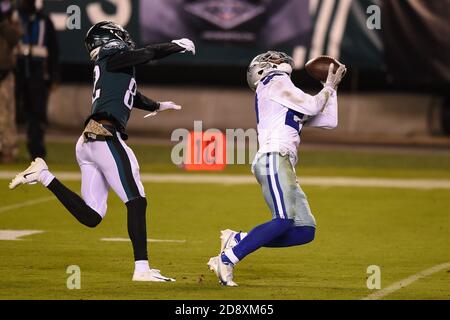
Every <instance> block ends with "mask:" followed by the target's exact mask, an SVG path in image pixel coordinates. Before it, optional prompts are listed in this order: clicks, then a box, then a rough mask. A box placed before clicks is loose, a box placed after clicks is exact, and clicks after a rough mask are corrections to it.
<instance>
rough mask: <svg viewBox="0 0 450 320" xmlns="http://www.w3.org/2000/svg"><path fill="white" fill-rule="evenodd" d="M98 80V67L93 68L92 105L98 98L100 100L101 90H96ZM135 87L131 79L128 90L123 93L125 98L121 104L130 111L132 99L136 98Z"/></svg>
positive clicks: (134, 81)
mask: <svg viewBox="0 0 450 320" xmlns="http://www.w3.org/2000/svg"><path fill="white" fill-rule="evenodd" d="M99 79H100V67H99V66H95V67H94V91H93V92H92V103H94V102H95V100H97V99H98V98H100V94H101V89H100V88H97V84H98V80H99ZM136 92H137V85H136V80H135V79H134V78H131V80H130V84H129V85H128V90H127V91H126V93H125V97H123V103H124V104H125V105H126V106H127V107H128V108H129V109H131V108H132V107H133V102H134V97H135V96H136Z"/></svg>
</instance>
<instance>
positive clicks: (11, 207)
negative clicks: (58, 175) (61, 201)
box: [0, 197, 56, 213]
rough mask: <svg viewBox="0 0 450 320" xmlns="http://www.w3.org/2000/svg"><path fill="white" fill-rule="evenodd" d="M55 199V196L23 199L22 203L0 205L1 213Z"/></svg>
mask: <svg viewBox="0 0 450 320" xmlns="http://www.w3.org/2000/svg"><path fill="white" fill-rule="evenodd" d="M55 199H56V198H55V197H45V198H38V199H35V200H28V201H22V202H20V203H16V204H11V205H8V206H4V207H0V213H3V212H6V211H10V210H14V209H19V208H23V207H28V206H32V205H35V204H39V203H43V202H48V201H52V200H55Z"/></svg>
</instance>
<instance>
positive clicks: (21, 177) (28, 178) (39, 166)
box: [9, 158, 48, 190]
mask: <svg viewBox="0 0 450 320" xmlns="http://www.w3.org/2000/svg"><path fill="white" fill-rule="evenodd" d="M43 170H48V166H47V164H46V163H45V161H44V160H43V159H41V158H36V159H34V161H33V162H31V165H30V166H29V167H28V168H27V169H26V170H25V171H23V172H21V173H19V174H18V175H16V177H15V178H14V179H12V180H11V182H10V184H9V188H10V189H11V190H12V189H14V188H16V187H17V186H18V185H20V184H35V183H37V182H38V178H39V175H40V174H41V172H42V171H43Z"/></svg>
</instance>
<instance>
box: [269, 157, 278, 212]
mask: <svg viewBox="0 0 450 320" xmlns="http://www.w3.org/2000/svg"><path fill="white" fill-rule="evenodd" d="M266 156H267V158H266V176H267V181H268V182H269V190H270V195H271V196H272V201H273V207H274V209H275V215H276V216H277V217H279V216H280V214H279V212H278V206H277V200H276V198H275V193H274V192H273V187H272V181H271V179H270V177H271V176H270V153H268V154H267V155H266Z"/></svg>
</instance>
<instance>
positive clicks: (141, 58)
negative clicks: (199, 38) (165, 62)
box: [106, 42, 184, 71]
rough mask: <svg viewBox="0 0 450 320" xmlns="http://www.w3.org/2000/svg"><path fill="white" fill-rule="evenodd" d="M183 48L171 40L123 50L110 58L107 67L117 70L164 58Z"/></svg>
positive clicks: (109, 69)
mask: <svg viewBox="0 0 450 320" xmlns="http://www.w3.org/2000/svg"><path fill="white" fill-rule="evenodd" d="M183 50H184V48H182V47H180V46H179V45H177V44H175V43H171V42H169V43H159V44H154V45H148V46H146V47H144V48H141V49H137V50H127V51H121V52H118V53H116V54H114V55H112V56H111V57H110V58H109V59H108V61H107V63H106V68H107V70H108V71H117V70H120V69H123V68H128V67H134V66H137V65H141V64H145V63H148V62H149V61H150V60H157V59H162V58H165V57H167V56H169V55H171V54H173V53H177V52H181V51H183Z"/></svg>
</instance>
